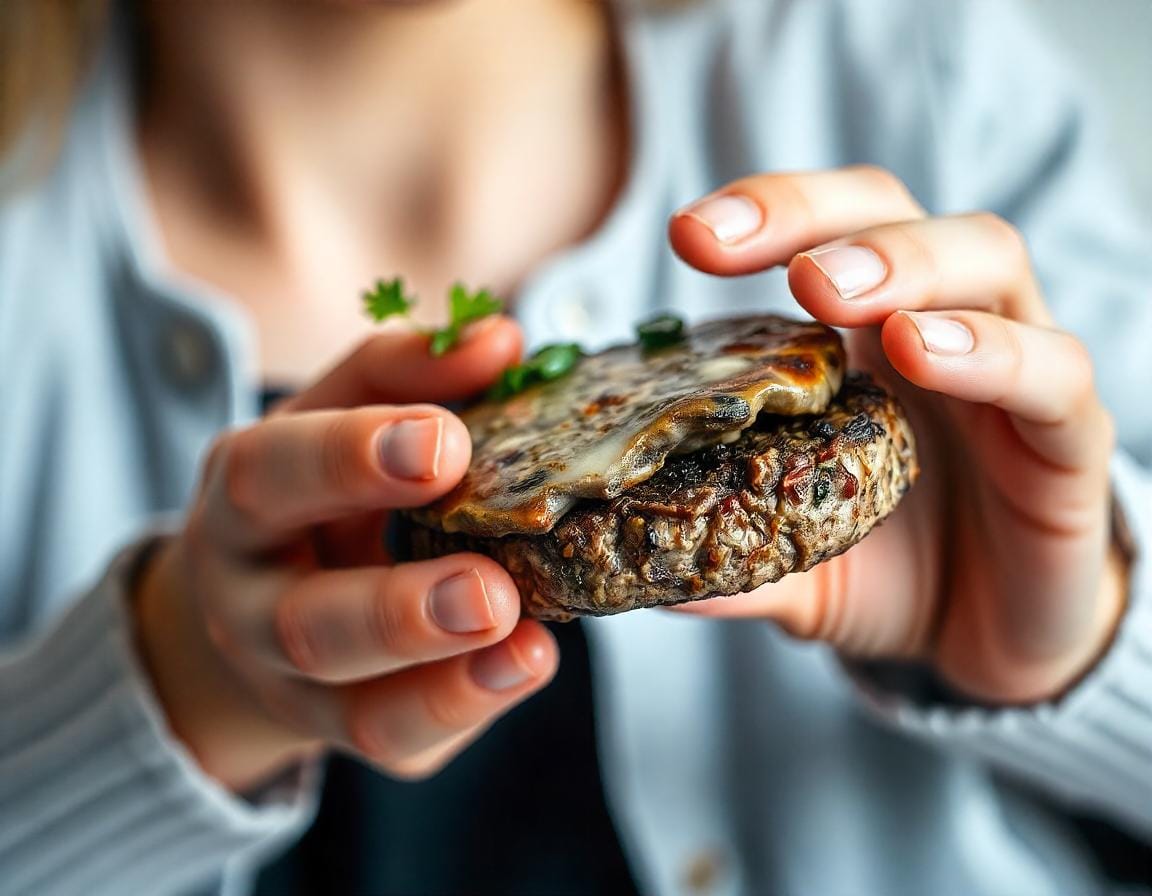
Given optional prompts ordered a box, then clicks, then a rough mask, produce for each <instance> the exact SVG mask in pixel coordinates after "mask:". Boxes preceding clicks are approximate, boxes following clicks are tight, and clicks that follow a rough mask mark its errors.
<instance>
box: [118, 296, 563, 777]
mask: <svg viewBox="0 0 1152 896" xmlns="http://www.w3.org/2000/svg"><path fill="white" fill-rule="evenodd" d="M520 341H521V340H520V334H519V330H518V329H517V328H516V327H515V325H514V324H513V323H511V322H510V321H508V320H505V319H497V320H491V321H486V322H484V323H482V324H480V325H477V328H476V329H475V330H474V331H473V333H472V334H471V336H470V338H469V339H468V340H467V341H466V342H465V343H464V344H462V345H461V346H460V347H459V348H457V349H456V350H455V351H453V352H452V353H450V354H449V355H447V356H446V357H444V358H441V359H432V358H430V357H429V356H428V352H427V340H426V337H421V336H418V335H416V334H410V333H400V332H397V333H386V334H382V335H380V336H377V337H375V338H373V339H371V340H370V341H368V342H367V343H365V344H364V345H363V346H362V347H361V348H360V349H359V350H358V351H357V352H356V353H355V354H353V355H352V356H351V357H350V358H348V359H347V360H346V361H345V362H344V363H343V364H341V365H340V366H339V367H337V368H336V369H335V370H334V371H333V372H332V373H330V374H329V375H328V376H327V377H325V378H324V379H322V380H321V381H320V382H319V383H317V384H316V385H315V386H314V387H313V388H311V389H310V390H308V391H307V392H304V393H303V394H301V395H300V396H298V397H297V398H295V399H293V400H291V401H289V402H288V403H287V404H284V405H283V406H281V407H280V408H278V409H277V410H276V412H275V413H274V414H272V415H271V416H270V417H269V418H268V419H266V420H264V421H261V422H259V423H256V424H255V425H253V426H251V427H249V428H247V429H243V430H240V431H237V432H233V433H230V434H227V435H225V436H223V437H222V438H221V439H220V440H219V441H218V442H217V444H216V445H215V447H214V449H213V451H212V452H211V455H210V457H209V460H208V462H207V464H206V468H205V470H204V474H203V480H202V484H201V486H200V491H199V495H198V497H197V498H196V500H195V502H194V505H193V507H192V509H191V511H190V514H189V517H188V522H187V525H186V528H185V529H184V532H183V533H182V534H181V535H180V536H179V537H178V538H176V539H174V540H172V541H171V542H168V543H167V544H165V545H164V546H163V547H162V548H161V549H160V550H159V551H158V552H157V555H156V558H155V559H154V560H153V561H152V562H151V564H150V565H149V568H148V570H147V571H146V572H145V574H144V575H143V576H142V578H141V582H142V584H141V587H140V590H139V593H138V619H139V632H140V641H141V645H142V652H143V654H144V658H145V661H146V664H147V666H148V668H149V670H150V671H151V674H152V677H153V680H154V683H155V686H156V690H157V692H158V694H159V696H160V699H161V702H162V703H163V705H164V708H165V711H166V713H167V716H168V720H169V723H170V725H171V727H172V728H173V730H174V731H175V733H176V734H177V736H178V737H180V738H181V739H182V740H183V741H184V742H185V744H186V745H187V746H188V748H189V749H190V750H191V751H192V753H193V754H194V755H195V756H196V758H197V760H198V761H199V762H200V764H201V765H202V766H203V768H204V769H205V770H206V771H207V772H208V773H209V774H211V775H213V776H214V777H216V778H218V779H219V780H221V781H222V782H223V783H224V784H226V785H227V786H229V787H232V788H233V789H236V790H242V789H245V788H248V787H251V786H252V785H254V784H256V783H258V782H259V781H261V780H262V779H264V778H266V777H267V776H268V775H269V774H271V773H272V772H275V771H276V770H278V769H280V768H283V767H284V766H286V765H288V764H290V763H291V762H293V761H296V760H298V759H300V758H301V757H302V756H304V755H307V754H308V753H310V752H311V751H313V750H316V749H320V748H322V747H324V746H326V745H331V746H336V747H341V748H345V749H348V750H353V751H355V752H357V753H359V754H360V755H362V756H363V757H365V758H367V759H368V760H370V761H371V762H373V763H375V764H376V765H378V766H380V767H381V768H383V769H384V770H385V771H387V772H389V773H391V774H393V775H397V776H402V777H412V776H421V775H426V774H429V773H430V772H432V771H434V770H435V769H437V768H439V767H440V766H441V765H443V764H444V763H445V762H447V761H448V760H449V759H450V758H451V757H452V756H454V755H455V754H456V753H457V752H459V751H460V750H461V749H463V748H464V747H465V746H466V745H467V744H468V743H469V742H470V741H471V740H472V739H474V738H475V737H476V736H477V735H478V734H479V733H480V732H481V731H482V730H483V728H484V727H485V726H486V725H487V724H489V723H490V722H491V721H492V720H493V719H494V718H495V717H496V716H498V715H499V714H501V713H502V712H504V711H505V710H507V709H509V708H510V707H511V706H513V705H514V704H515V703H517V702H519V701H520V700H522V699H523V698H524V697H526V696H528V695H529V694H531V693H532V692H534V691H536V690H537V689H538V688H540V687H541V686H542V685H543V684H544V683H546V682H547V681H548V679H549V678H550V677H551V675H552V674H553V672H554V671H555V667H556V660H557V658H556V649H555V643H554V642H553V640H552V638H551V636H550V635H549V634H548V632H547V630H546V629H544V628H543V627H542V626H541V625H540V624H539V623H536V622H532V621H529V620H520V598H519V595H518V594H517V592H516V588H515V586H514V585H513V583H512V581H511V579H510V578H509V577H508V574H507V573H506V572H505V571H504V570H503V569H502V568H501V567H500V566H499V565H497V564H496V563H495V562H493V561H492V560H489V559H487V558H485V557H481V556H477V555H474V554H459V555H456V556H452V557H444V558H441V559H438V560H430V561H427V562H421V563H408V564H400V565H395V566H394V565H391V564H390V562H389V558H388V557H387V555H386V553H385V550H384V546H383V539H382V532H383V530H384V525H385V518H386V515H387V511H388V509H389V508H399V507H417V506H419V505H422V504H426V503H428V502H429V501H432V500H434V499H435V498H437V497H439V496H440V495H442V494H444V493H445V492H447V491H448V490H449V489H451V488H452V487H453V486H454V485H455V484H456V483H457V482H458V481H459V479H460V478H461V476H463V474H464V471H465V469H466V468H467V466H468V461H469V458H470V455H471V446H470V443H469V439H468V432H467V430H466V429H465V428H464V425H463V424H462V423H461V422H460V421H459V420H458V419H457V418H456V417H454V416H453V415H452V414H450V413H449V412H448V411H446V410H444V409H443V408H441V407H436V406H434V405H431V404H410V403H409V402H413V401H447V400H452V399H456V398H462V397H464V396H467V395H469V394H472V393H475V392H476V391H477V390H479V389H482V388H483V387H484V386H486V385H487V384H489V383H490V382H491V381H492V380H494V379H495V377H496V376H497V375H498V373H499V372H500V371H501V370H502V369H503V368H504V367H506V366H507V365H508V364H511V363H513V362H514V361H515V360H517V359H518V357H519V352H520ZM361 405H367V406H361ZM345 408H355V409H353V410H345Z"/></svg>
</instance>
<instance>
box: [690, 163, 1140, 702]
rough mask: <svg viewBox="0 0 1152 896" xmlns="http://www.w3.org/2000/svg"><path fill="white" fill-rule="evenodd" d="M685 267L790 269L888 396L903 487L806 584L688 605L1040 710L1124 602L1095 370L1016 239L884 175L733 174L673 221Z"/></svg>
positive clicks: (1069, 679)
mask: <svg viewBox="0 0 1152 896" xmlns="http://www.w3.org/2000/svg"><path fill="white" fill-rule="evenodd" d="M669 233H670V237H671V241H672V245H673V247H674V248H675V249H676V251H677V252H678V253H679V254H680V256H681V257H682V258H683V259H684V260H685V261H687V262H688V263H689V264H691V265H693V266H694V267H696V268H698V269H700V270H702V271H705V272H708V273H713V274H720V275H728V276H730V275H739V274H750V273H754V272H757V271H762V270H765V269H767V268H770V267H774V266H776V265H781V264H787V265H788V278H789V285H790V287H791V289H792V293H793V294H794V295H795V297H796V300H797V301H798V302H799V303H800V305H801V306H802V307H803V308H804V309H805V310H807V311H808V312H809V313H810V314H811V315H812V316H813V317H815V318H816V319H817V320H820V321H823V322H824V323H826V324H829V325H832V326H836V327H843V328H847V329H848V330H850V331H851V332H850V333H849V338H848V350H849V359H850V366H852V367H858V368H862V369H866V370H869V371H871V372H872V373H873V374H874V375H875V376H876V377H877V378H878V379H879V380H881V381H882V382H884V383H885V384H886V385H887V386H888V387H889V388H890V389H892V390H893V391H894V392H895V393H896V394H897V395H898V396H899V398H900V399H901V401H902V402H903V403H904V406H905V408H906V410H907V411H908V414H909V417H910V419H911V421H912V424H913V427H914V429H915V431H916V435H917V441H918V446H919V454H920V465H921V469H922V471H923V473H922V475H921V478H920V480H919V482H918V483H917V484H916V485H915V487H914V488H913V489H912V490H911V491H910V492H909V494H908V495H907V497H906V498H905V499H904V501H903V502H902V503H901V505H900V506H899V507H898V508H897V510H896V511H895V512H894V513H893V514H892V516H891V517H890V518H889V519H888V520H887V521H886V522H885V523H884V524H883V525H882V526H881V527H880V528H878V529H877V530H876V531H875V532H873V533H872V534H871V535H870V536H868V537H867V538H866V539H865V540H864V541H862V542H861V543H860V544H859V545H857V546H856V547H854V548H853V549H852V550H850V551H848V552H847V553H845V554H842V555H840V556H839V557H836V558H834V559H832V560H830V561H828V562H825V563H822V564H820V565H819V566H816V567H815V568H814V569H812V570H811V571H809V572H807V573H801V574H795V575H790V576H786V577H785V578H784V579H783V580H782V581H780V582H778V583H776V584H773V585H766V586H763V587H761V588H758V589H756V590H755V591H753V592H751V593H749V594H746V595H740V596H737V597H732V598H717V599H714V600H711V601H704V602H702V603H698V604H689V605H687V609H686V611H687V612H695V613H701V614H706V615H712V616H729V617H732V616H740V617H760V618H768V619H771V620H773V621H775V622H777V623H778V624H780V625H781V626H782V627H783V628H784V629H785V630H786V631H788V632H790V633H791V634H793V635H795V636H797V637H801V638H806V639H818V640H822V641H826V642H828V643H830V644H831V645H832V646H834V647H836V648H837V649H839V650H840V651H842V652H844V653H845V654H848V655H850V656H854V657H869V658H883V657H889V658H901V659H915V660H921V661H925V662H928V663H931V664H932V665H933V666H934V667H935V669H936V670H937V672H938V673H939V674H940V675H941V676H942V677H943V678H944V680H946V681H947V682H948V683H949V684H951V685H952V686H953V687H955V688H956V689H958V690H959V691H961V692H964V693H966V694H968V695H970V696H971V697H974V698H976V699H979V700H984V701H987V702H991V703H1026V702H1034V701H1039V700H1044V699H1049V698H1052V697H1055V696H1058V695H1059V694H1060V693H1062V692H1063V691H1064V690H1066V689H1067V688H1068V687H1070V686H1071V685H1072V684H1073V683H1074V682H1075V681H1076V680H1077V679H1078V678H1079V677H1080V676H1081V675H1082V674H1084V672H1085V671H1086V670H1087V669H1089V668H1090V667H1091V665H1092V664H1093V663H1094V662H1095V661H1096V659H1097V658H1098V657H1099V656H1100V654H1101V653H1102V652H1103V651H1104V649H1105V648H1106V646H1107V644H1108V642H1109V640H1110V638H1111V636H1112V634H1113V632H1114V631H1115V629H1116V626H1117V625H1118V622H1119V620H1120V618H1121V615H1122V612H1123V607H1124V589H1125V582H1124V570H1123V561H1122V560H1121V558H1120V557H1119V556H1118V552H1117V551H1116V550H1114V549H1113V548H1112V547H1111V535H1110V507H1109V502H1110V490H1109V479H1108V462H1109V457H1110V455H1111V453H1112V448H1113V440H1114V436H1113V425H1112V421H1111V418H1110V417H1109V415H1108V413H1107V411H1106V410H1105V409H1104V407H1103V405H1102V404H1101V402H1100V398H1099V396H1098V395H1097V393H1096V390H1095V388H1094V385H1093V376H1092V362H1091V359H1090V358H1089V355H1088V352H1087V351H1086V350H1085V348H1084V347H1083V346H1082V345H1081V344H1080V343H1079V342H1078V341H1077V340H1076V339H1075V338H1074V337H1073V336H1071V335H1069V334H1068V333H1065V332H1063V331H1061V330H1058V329H1056V328H1055V327H1054V326H1053V322H1052V317H1051V315H1050V313H1049V311H1048V309H1047V308H1046V307H1045V304H1044V298H1043V296H1042V294H1041V292H1040V288H1039V285H1038V284H1037V281H1036V277H1035V275H1034V273H1033V271H1032V269H1031V265H1030V262H1029V257H1028V252H1027V249H1026V247H1025V244H1024V241H1023V239H1022V238H1021V236H1020V234H1019V233H1018V232H1017V231H1016V230H1015V229H1014V228H1013V227H1012V226H1011V225H1009V224H1008V223H1006V222H1005V221H1004V220H1002V219H1001V218H998V217H996V216H994V215H991V214H970V215H960V216H953V217H935V218H934V217H928V216H926V215H925V213H924V210H923V209H921V208H920V206H919V205H918V204H917V203H916V202H915V200H914V199H913V198H912V197H911V195H910V194H909V192H908V190H907V189H906V188H905V187H904V186H903V184H901V183H900V181H899V180H897V179H896V178H895V177H894V176H893V175H891V174H889V173H888V172H886V171H883V170H880V169H876V168H871V167H859V168H848V169H843V170H838V171H829V172H818V173H810V174H809V173H805V174H768V175H760V176H755V177H749V178H746V179H743V180H740V181H736V182H734V183H732V184H729V185H728V186H726V187H723V188H722V189H721V190H719V191H717V192H716V193H713V194H711V195H710V196H708V197H706V198H705V199H703V200H700V201H699V202H697V203H694V204H693V205H691V206H689V207H687V208H686V209H683V210H681V211H680V212H678V213H677V214H676V215H675V216H673V218H672V221H671V224H670V227H669Z"/></svg>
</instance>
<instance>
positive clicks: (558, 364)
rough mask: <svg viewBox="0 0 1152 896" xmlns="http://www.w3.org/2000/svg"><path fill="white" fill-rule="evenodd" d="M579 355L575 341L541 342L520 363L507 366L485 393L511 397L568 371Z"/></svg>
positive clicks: (492, 397)
mask: <svg viewBox="0 0 1152 896" xmlns="http://www.w3.org/2000/svg"><path fill="white" fill-rule="evenodd" d="M583 355H584V351H583V350H582V349H581V348H580V346H579V345H577V344H576V343H575V342H560V343H557V344H555V345H545V346H543V347H542V348H540V349H539V350H537V351H536V352H535V353H534V354H533V355H532V356H531V357H530V358H528V360H526V361H525V362H524V363H523V364H516V365H514V366H512V367H509V368H508V369H507V370H505V371H504V372H503V373H502V374H500V379H498V380H497V381H496V383H495V385H493V386H492V388H491V389H489V390H488V397H489V398H491V399H495V400H502V399H505V398H511V397H512V396H513V395H517V394H519V393H521V392H523V391H524V390H525V389H527V388H528V387H529V386H534V385H536V384H537V383H545V382H549V381H551V380H557V379H560V377H562V376H564V375H565V374H567V373H570V372H571V370H572V368H573V367H575V366H576V363H577V362H578V361H579V360H580V358H581V357H583Z"/></svg>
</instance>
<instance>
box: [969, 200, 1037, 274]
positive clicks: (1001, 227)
mask: <svg viewBox="0 0 1152 896" xmlns="http://www.w3.org/2000/svg"><path fill="white" fill-rule="evenodd" d="M972 219H973V220H974V221H975V222H976V223H977V224H978V225H979V226H980V227H982V228H983V229H984V230H986V231H987V232H988V233H989V235H990V236H991V237H992V240H993V242H994V243H995V244H996V245H998V246H1000V247H1002V248H1003V250H1004V251H1005V252H1006V253H1008V257H1009V258H1010V260H1011V261H1012V262H1013V263H1015V264H1017V265H1019V264H1022V263H1026V262H1027V260H1028V241H1027V240H1026V239H1024V234H1023V233H1022V232H1021V231H1020V228H1019V227H1017V226H1016V225H1015V224H1013V223H1012V222H1011V221H1009V220H1008V219H1007V218H1003V217H1001V216H1000V215H997V214H995V213H993V212H977V213H976V214H974V215H973V216H972Z"/></svg>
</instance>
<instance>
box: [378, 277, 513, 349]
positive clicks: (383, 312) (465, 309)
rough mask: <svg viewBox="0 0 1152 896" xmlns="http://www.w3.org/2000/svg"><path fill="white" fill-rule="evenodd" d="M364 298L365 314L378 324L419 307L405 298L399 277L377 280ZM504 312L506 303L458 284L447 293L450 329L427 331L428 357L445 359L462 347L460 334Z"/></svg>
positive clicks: (482, 291) (408, 298) (481, 291)
mask: <svg viewBox="0 0 1152 896" xmlns="http://www.w3.org/2000/svg"><path fill="white" fill-rule="evenodd" d="M363 298H364V311H365V312H366V313H367V315H368V316H369V317H370V318H372V319H373V320H374V321H376V322H380V321H382V320H385V319H386V318H389V317H395V316H397V315H405V314H407V313H408V312H409V311H411V310H412V306H413V305H415V304H416V299H415V298H410V297H408V296H406V295H404V281H403V280H401V279H400V278H399V277H395V278H393V279H392V280H377V281H376V285H375V286H374V287H372V289H370V290H368V291H367V292H365V293H364V296H363ZM503 310H504V305H503V303H502V302H501V301H500V300H499V299H498V298H496V297H495V296H494V295H492V293H490V292H489V291H488V290H486V289H481V290H479V291H477V292H469V291H468V289H467V288H466V287H465V286H464V284H463V283H456V284H455V285H453V287H452V290H451V292H449V293H448V325H447V326H445V327H441V328H440V329H439V330H430V331H427V333H428V337H429V338H428V351H429V353H430V354H432V355H435V356H436V357H439V356H440V355H443V354H444V353H446V352H448V351H449V350H450V349H453V348H455V347H456V345H458V344H459V342H460V334H461V333H462V332H463V331H464V328H465V327H466V326H468V324H470V323H472V322H473V321H476V320H480V318H482V317H488V316H489V315H491V314H499V313H500V312H501V311H503Z"/></svg>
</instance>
